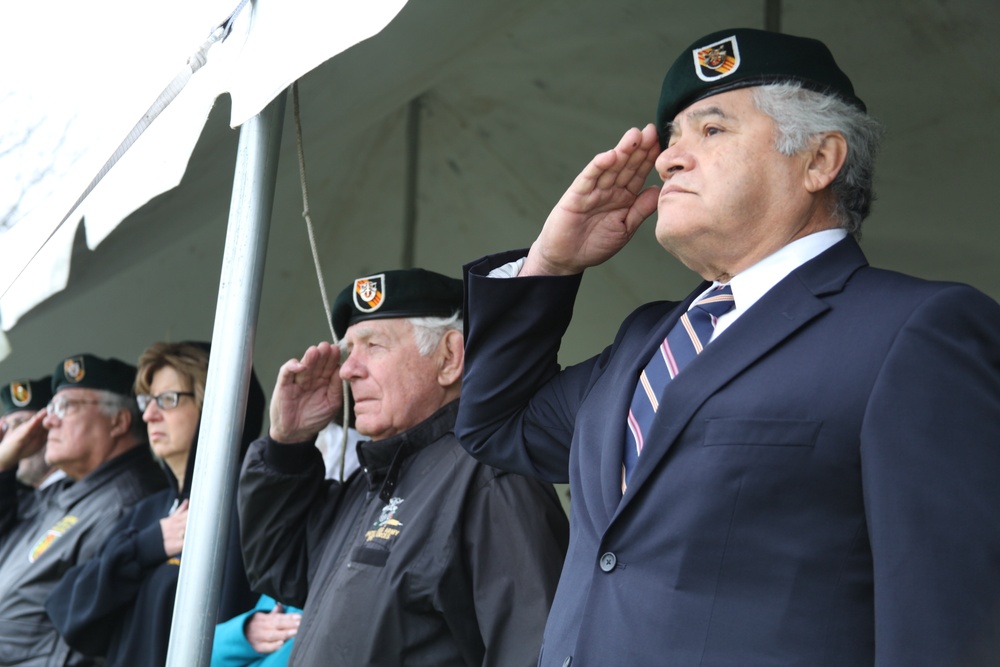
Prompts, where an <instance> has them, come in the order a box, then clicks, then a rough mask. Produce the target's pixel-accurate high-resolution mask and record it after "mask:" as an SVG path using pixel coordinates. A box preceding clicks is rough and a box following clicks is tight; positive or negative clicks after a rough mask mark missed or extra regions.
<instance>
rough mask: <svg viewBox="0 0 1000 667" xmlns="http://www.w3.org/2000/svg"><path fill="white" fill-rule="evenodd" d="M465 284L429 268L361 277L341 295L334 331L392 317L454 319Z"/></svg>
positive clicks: (341, 332) (335, 310) (335, 307)
mask: <svg viewBox="0 0 1000 667" xmlns="http://www.w3.org/2000/svg"><path fill="white" fill-rule="evenodd" d="M462 295H463V293H462V281H461V280H458V279H457V278H449V277H448V276H443V275H441V274H440V273H434V272H433V271H427V270H425V269H399V270H397V271H384V272H382V273H376V274H375V275H371V276H365V277H363V278H357V279H356V280H355V281H354V282H352V283H351V284H350V285H348V286H347V287H345V288H344V289H343V291H342V292H341V293H340V294H338V295H337V300H336V301H335V302H334V304H333V315H332V318H333V330H334V332H335V333H336V334H337V338H343V337H344V334H345V333H346V332H347V327H349V326H351V325H352V324H354V323H356V322H363V321H364V320H374V319H386V318H391V317H450V316H451V315H453V314H454V313H456V312H461V311H462Z"/></svg>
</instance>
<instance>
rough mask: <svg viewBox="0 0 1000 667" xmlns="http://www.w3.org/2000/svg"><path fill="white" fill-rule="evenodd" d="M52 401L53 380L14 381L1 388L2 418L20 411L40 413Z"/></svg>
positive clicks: (0, 405) (0, 411) (47, 378)
mask: <svg viewBox="0 0 1000 667" xmlns="http://www.w3.org/2000/svg"><path fill="white" fill-rule="evenodd" d="M51 400H52V378H51V377H49V376H45V377H43V378H40V379H38V380H14V381H13V382H8V383H7V384H5V385H4V386H3V387H0V417H4V416H6V415H9V414H10V413H12V412H18V411H20V410H31V411H32V412H38V411H39V410H41V409H42V408H44V407H45V406H46V405H48V404H49V401H51Z"/></svg>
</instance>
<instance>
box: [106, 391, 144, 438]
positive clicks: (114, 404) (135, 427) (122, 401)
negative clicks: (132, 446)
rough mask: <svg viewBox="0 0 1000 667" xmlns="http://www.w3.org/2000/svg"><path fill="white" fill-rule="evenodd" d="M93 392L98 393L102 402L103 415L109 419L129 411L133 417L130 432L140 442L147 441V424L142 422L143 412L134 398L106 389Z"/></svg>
mask: <svg viewBox="0 0 1000 667" xmlns="http://www.w3.org/2000/svg"><path fill="white" fill-rule="evenodd" d="M93 391H95V392H96V393H97V396H98V399H97V400H99V401H100V404H99V405H98V407H99V408H100V410H101V412H102V413H104V414H105V415H107V416H108V417H114V416H115V415H117V414H118V413H119V412H121V411H122V410H127V411H128V412H129V414H131V415H132V425H131V427H130V432H131V433H132V435H133V436H135V437H136V438H138V439H139V440H141V441H145V440H146V424H145V422H143V421H142V411H140V410H139V405H138V404H137V403H136V402H135V399H134V398H132V397H131V396H123V395H121V394H116V393H115V392H113V391H107V390H105V389H94V390H93Z"/></svg>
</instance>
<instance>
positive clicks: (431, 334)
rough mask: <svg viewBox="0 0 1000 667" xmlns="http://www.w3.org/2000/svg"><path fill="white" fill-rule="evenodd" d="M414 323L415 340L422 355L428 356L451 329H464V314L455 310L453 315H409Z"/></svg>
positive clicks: (409, 319) (459, 330) (410, 320)
mask: <svg viewBox="0 0 1000 667" xmlns="http://www.w3.org/2000/svg"><path fill="white" fill-rule="evenodd" d="M406 319H407V320H408V321H409V322H410V324H412V325H413V341H414V342H415V343H416V344H417V351H418V352H419V353H420V356H422V357H426V356H427V355H429V354H430V353H431V352H433V351H434V350H435V349H437V346H438V344H439V343H440V342H441V339H442V338H444V335H445V334H446V333H448V332H449V331H458V332H460V333H461V332H462V331H463V321H462V314H461V313H459V312H455V313H453V314H452V315H451V317H408V318H406Z"/></svg>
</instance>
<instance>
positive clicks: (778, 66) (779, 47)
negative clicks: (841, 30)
mask: <svg viewBox="0 0 1000 667" xmlns="http://www.w3.org/2000/svg"><path fill="white" fill-rule="evenodd" d="M788 81H791V82H796V83H800V84H802V86H803V87H805V88H808V89H809V90H814V91H816V92H819V93H824V94H827V95H835V96H836V97H839V98H840V99H842V100H843V101H844V102H847V103H848V104H851V105H853V106H855V107H857V108H858V109H860V110H861V111H867V109H866V108H865V103H864V102H862V101H861V100H860V99H859V98H858V97H857V96H856V95H855V94H854V86H853V85H852V84H851V80H850V79H849V78H847V75H846V74H844V72H843V71H841V69H840V68H839V67H837V63H836V62H835V61H834V59H833V54H832V53H830V49H828V48H827V47H826V45H825V44H824V43H823V42H820V41H819V40H815V39H809V38H808V37H795V36H794V35H784V34H781V33H777V32H767V31H766V30H755V29H753V28H733V29H729V30H721V31H719V32H713V33H712V34H711V35H707V36H705V37H702V38H701V39H699V40H698V41H696V42H695V43H694V44H692V45H691V46H689V47H688V48H686V49H684V50H683V51H682V52H681V54H680V56H679V57H678V58H677V60H675V61H674V64H673V65H671V67H670V71H668V72H667V76H666V77H664V79H663V88H662V89H661V91H660V103H659V105H657V108H656V131H657V132H658V133H659V136H660V146H661V147H663V148H665V147H666V145H667V140H668V139H669V135H668V134H667V125H668V124H669V123H670V122H672V121H673V119H674V117H675V116H676V115H677V114H678V113H680V112H681V111H682V110H683V109H685V108H686V107H688V106H689V105H691V104H692V103H694V102H697V101H698V100H700V99H703V98H706V97H709V96H711V95H717V94H719V93H724V92H726V91H727V90H735V89H736V88H747V87H749V86H761V85H764V84H768V83H784V82H788Z"/></svg>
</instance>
